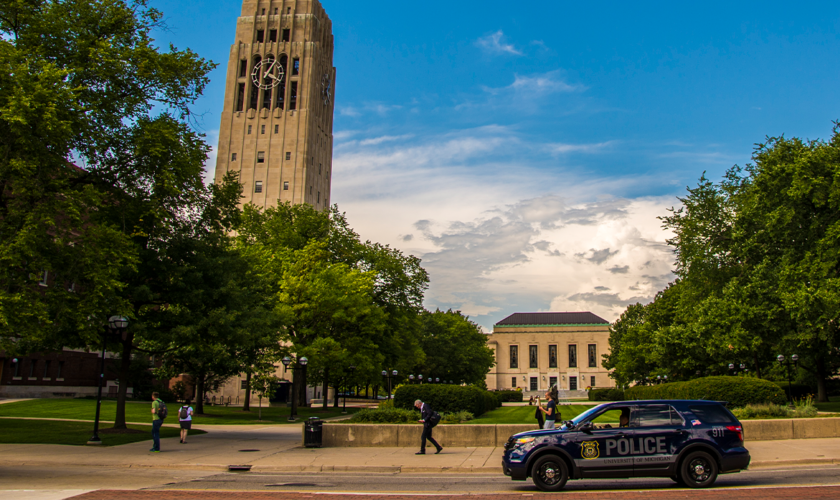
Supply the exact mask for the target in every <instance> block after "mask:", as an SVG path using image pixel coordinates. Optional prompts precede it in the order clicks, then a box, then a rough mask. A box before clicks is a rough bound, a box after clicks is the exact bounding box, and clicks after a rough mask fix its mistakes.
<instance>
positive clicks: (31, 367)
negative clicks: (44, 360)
mask: <svg viewBox="0 0 840 500" xmlns="http://www.w3.org/2000/svg"><path fill="white" fill-rule="evenodd" d="M37 365H38V360H37V359H33V360H31V361H30V362H29V378H35V366H37Z"/></svg>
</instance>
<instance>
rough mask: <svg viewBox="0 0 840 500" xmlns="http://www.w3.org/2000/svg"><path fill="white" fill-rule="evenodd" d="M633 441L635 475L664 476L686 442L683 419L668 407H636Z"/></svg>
mask: <svg viewBox="0 0 840 500" xmlns="http://www.w3.org/2000/svg"><path fill="white" fill-rule="evenodd" d="M633 425H634V437H633V440H632V442H631V443H630V453H631V454H632V455H633V463H634V470H635V473H634V475H636V476H641V477H650V476H667V475H669V467H671V465H672V464H673V463H674V461H675V460H676V459H677V450H678V449H679V448H680V444H681V441H682V440H684V439H685V436H686V431H685V430H684V429H683V427H684V423H683V420H682V417H680V416H679V414H678V413H677V412H676V411H675V410H674V409H673V408H671V406H670V405H644V406H639V407H638V408H637V409H636V411H635V412H634V414H633Z"/></svg>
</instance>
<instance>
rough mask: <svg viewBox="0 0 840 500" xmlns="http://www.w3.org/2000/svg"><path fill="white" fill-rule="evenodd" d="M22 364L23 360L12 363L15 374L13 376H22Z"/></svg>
mask: <svg viewBox="0 0 840 500" xmlns="http://www.w3.org/2000/svg"><path fill="white" fill-rule="evenodd" d="M20 364H21V360H18V361H17V363H12V365H14V375H12V376H13V377H15V378H20Z"/></svg>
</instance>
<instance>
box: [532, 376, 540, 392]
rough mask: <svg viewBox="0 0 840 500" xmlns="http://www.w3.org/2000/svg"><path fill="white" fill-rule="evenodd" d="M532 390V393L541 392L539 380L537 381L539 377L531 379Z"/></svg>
mask: <svg viewBox="0 0 840 500" xmlns="http://www.w3.org/2000/svg"><path fill="white" fill-rule="evenodd" d="M531 390H532V391H538V390H540V386H539V379H537V377H531Z"/></svg>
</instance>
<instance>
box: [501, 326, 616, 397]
mask: <svg viewBox="0 0 840 500" xmlns="http://www.w3.org/2000/svg"><path fill="white" fill-rule="evenodd" d="M609 336H610V332H609V322H607V321H606V320H604V319H601V318H599V317H598V316H595V315H594V314H592V313H516V314H513V315H511V316H508V317H507V318H505V319H503V320H502V321H500V322H499V323H497V324H496V325H494V327H493V333H491V334H490V335H488V339H487V344H488V346H489V347H490V348H491V349H493V352H494V354H495V359H496V365H495V366H494V367H493V368H491V369H490V372H489V373H488V374H487V379H486V382H487V387H488V389H491V390H492V389H516V388H522V390H523V391H525V393H526V396H530V395H540V394H542V393H544V392H545V391H546V390H548V389H549V388H550V387H551V386H552V385H553V384H557V388H558V391H562V393H565V396H567V397H572V396H574V397H579V396H585V391H586V389H587V388H588V387H615V382H614V381H613V380H612V379H611V378H610V377H609V372H608V370H607V369H606V368H604V367H602V366H601V362H602V360H603V358H602V357H601V356H602V355H604V354H607V353H608V352H609ZM562 395H564V394H561V396H562Z"/></svg>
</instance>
